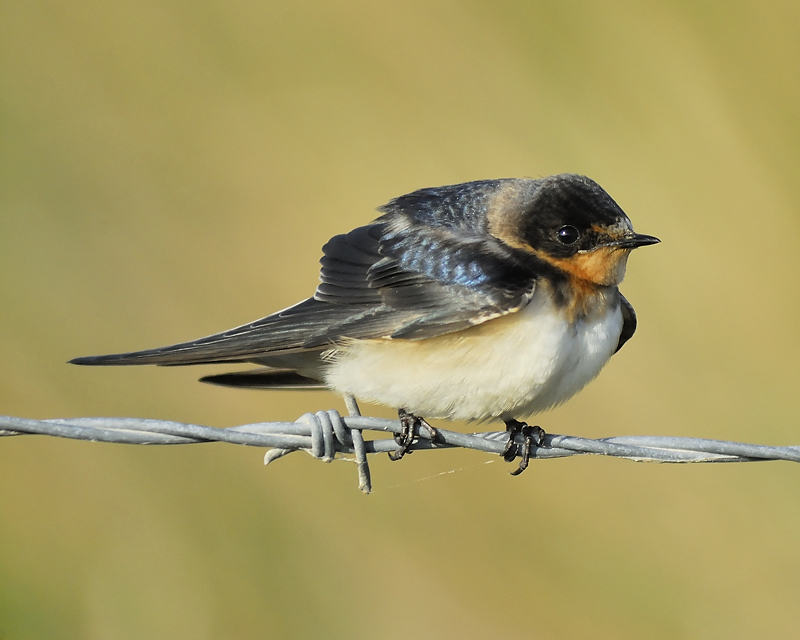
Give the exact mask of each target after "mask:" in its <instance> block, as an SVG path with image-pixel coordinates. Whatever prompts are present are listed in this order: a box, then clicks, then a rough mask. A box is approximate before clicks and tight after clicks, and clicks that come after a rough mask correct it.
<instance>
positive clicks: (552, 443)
mask: <svg viewBox="0 0 800 640" xmlns="http://www.w3.org/2000/svg"><path fill="white" fill-rule="evenodd" d="M346 403H347V407H348V410H349V411H350V414H351V415H349V416H341V415H340V414H339V413H338V412H337V411H333V410H331V411H318V412H316V413H306V414H305V415H303V416H301V417H300V418H299V419H297V420H296V421H294V422H257V423H253V424H245V425H241V426H237V427H229V428H218V427H207V426H203V425H197V424H186V423H183V422H172V421H168V420H151V419H146V418H69V419H60V418H59V419H52V420H32V419H28V418H18V417H14V416H0V437H2V436H18V435H33V434H38V435H46V436H55V437H59V438H72V439H77V440H91V441H95V442H115V443H122V444H161V445H167V444H198V443H203V442H228V443H231V444H240V445H246V446H252V447H268V448H270V450H269V451H268V452H267V453H266V455H265V457H264V463H265V464H269V463H270V462H273V461H274V460H277V459H278V458H281V457H283V456H285V455H287V454H289V453H292V452H294V451H300V450H304V451H307V452H308V453H310V454H311V455H312V456H314V457H315V458H318V459H320V460H323V461H324V462H331V461H332V460H333V459H334V458H335V457H336V454H354V455H355V462H356V466H357V471H358V481H359V488H360V489H361V490H362V491H363V492H365V493H369V492H370V491H371V490H372V483H371V479H370V472H369V465H368V463H367V454H370V453H381V452H386V453H389V452H393V451H396V450H397V449H398V447H399V445H398V444H397V443H396V442H395V440H394V438H381V439H376V440H365V439H364V436H363V433H362V432H363V431H367V430H369V431H379V432H384V433H392V434H395V433H400V432H401V430H402V427H401V425H400V422H399V420H388V419H384V418H369V417H364V416H361V415H360V412H359V411H358V406H357V405H356V404H355V401H352V402H350V401H349V400H348V399H346ZM508 438H509V435H508V432H506V431H492V432H484V433H460V432H456V431H447V430H445V429H441V428H438V427H437V429H436V440H435V441H432V440H429V439H425V438H423V437H419V438H417V439H416V440H415V441H414V443H413V444H412V445H411V447H410V449H409V450H410V451H416V450H423V449H424V450H430V449H444V448H453V447H462V448H466V449H475V450H478V451H484V452H486V453H493V454H498V455H501V454H503V452H504V451H505V449H506V446H507V443H508ZM515 442H516V445H517V451H518V453H520V452H521V447H523V446H524V445H523V440H522V439H521V438H520V437H518V438H517V440H516V441H515ZM586 454H592V455H603V456H611V457H617V458H626V459H628V460H635V461H639V462H670V463H687V462H756V461H764V460H786V461H790V462H800V446H787V447H772V446H766V445H758V444H746V443H742V442H728V441H722V440H706V439H701V438H680V437H673V436H621V437H611V438H601V439H598V440H592V439H588V438H578V437H575V436H567V435H557V434H546V435H545V436H544V442H543V443H542V446H540V447H536V446H533V447H532V449H531V452H530V456H531V458H563V457H567V456H573V455H586Z"/></svg>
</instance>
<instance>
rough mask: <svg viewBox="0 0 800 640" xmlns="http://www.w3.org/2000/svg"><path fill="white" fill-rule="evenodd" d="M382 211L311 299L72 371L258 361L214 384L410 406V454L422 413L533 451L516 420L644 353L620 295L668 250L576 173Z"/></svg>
mask: <svg viewBox="0 0 800 640" xmlns="http://www.w3.org/2000/svg"><path fill="white" fill-rule="evenodd" d="M379 211H380V212H381V213H382V215H381V216H380V217H378V218H376V219H375V220H374V221H372V222H371V223H369V224H367V225H366V226H363V227H358V228H356V229H354V230H352V231H350V232H349V233H346V234H342V235H337V236H334V237H333V238H331V239H330V240H329V241H328V243H327V244H325V246H324V247H323V248H322V253H323V256H322V259H321V261H320V262H321V265H322V269H321V274H320V279H321V282H320V284H319V286H318V287H317V290H316V292H315V293H314V295H313V297H311V298H308V299H307V300H304V301H302V302H300V303H298V304H296V305H294V306H291V307H288V308H287V309H284V310H282V311H278V312H276V313H273V314H272V315H269V316H267V317H266V318H262V319H261V320H256V321H255V322H251V323H249V324H246V325H243V326H240V327H236V328H234V329H230V330H228V331H224V332H222V333H217V334H214V335H211V336H208V337H205V338H200V339H198V340H193V341H191V342H183V343H180V344H175V345H171V346H166V347H160V348H157V349H149V350H146V351H136V352H132V353H120V354H112V355H102V356H91V357H84V358H76V359H74V360H72V361H71V362H72V363H74V364H82V365H138V364H156V365H189V364H211V363H231V362H248V363H255V364H258V365H261V367H260V368H259V369H257V370H255V371H246V372H241V373H226V374H221V375H212V376H207V377H204V378H202V379H201V380H203V381H205V382H213V383H216V384H221V385H227V386H234V387H259V388H284V389H285V388H315V387H321V388H328V389H330V390H333V391H336V392H339V393H341V394H350V395H352V396H355V397H357V398H359V399H361V400H364V401H368V402H376V403H379V404H384V405H389V406H391V407H394V408H399V415H400V417H401V421H402V422H403V424H404V428H405V435H404V437H403V438H401V445H402V446H401V449H400V452H399V453H398V454H395V457H400V456H401V455H402V453H404V452H405V451H406V450H407V449H408V446H409V445H410V443H411V441H412V439H413V437H414V432H413V429H414V427H415V426H418V425H420V424H424V425H426V426H427V423H426V422H424V419H422V418H421V417H420V416H425V417H428V418H448V419H457V420H471V421H487V420H492V419H501V420H503V421H504V422H505V423H506V426H507V428H508V429H509V430H511V431H514V432H517V431H519V430H520V429H527V431H524V435H525V439H526V448H525V450H524V451H527V450H528V449H529V448H530V445H531V443H532V442H535V443H536V444H537V445H538V444H541V436H542V435H543V433H544V432H543V431H541V429H539V428H538V427H528V425H526V424H525V423H523V422H518V421H517V418H522V417H526V416H529V415H532V414H535V413H538V412H540V411H544V410H545V409H549V408H551V407H554V406H556V405H559V404H561V403H562V402H565V401H566V400H568V399H569V398H570V397H572V396H573V395H574V394H575V393H577V392H578V391H580V390H581V389H582V388H583V387H584V386H585V385H586V384H587V383H588V382H590V381H591V380H592V379H593V378H594V377H595V376H597V374H598V373H599V372H600V370H601V369H602V368H603V366H604V365H605V364H606V362H608V360H609V359H610V358H611V356H612V355H613V354H614V353H616V352H617V351H619V350H620V348H622V346H623V345H624V344H625V343H626V342H627V341H628V340H630V338H631V336H633V333H634V331H635V330H636V315H635V313H634V311H633V307H632V306H631V305H630V303H629V302H628V301H627V300H626V299H625V298H624V297H623V295H622V294H621V293H620V292H619V289H618V285H619V284H620V282H621V281H622V278H623V276H624V274H625V267H626V263H627V260H628V256H629V254H630V252H631V251H632V250H633V249H635V248H636V247H641V246H644V245H650V244H655V243H657V242H659V240H658V238H655V237H653V236H648V235H643V234H638V233H635V232H634V231H633V226H632V225H631V221H630V220H629V219H628V217H627V216H626V215H625V213H624V212H623V211H622V209H621V208H620V207H619V205H617V203H616V202H615V201H614V200H613V199H612V198H611V196H609V195H608V194H607V193H606V192H605V191H604V190H603V189H602V188H601V187H600V185H598V184H597V183H596V182H594V181H593V180H590V179H589V178H587V177H585V176H580V175H575V174H561V175H556V176H550V177H546V178H542V179H538V180H533V179H513V178H512V179H500V180H480V181H476V182H467V183H463V184H456V185H451V186H444V187H435V188H428V189H420V190H419V191H414V192H413V193H409V194H407V195H404V196H400V197H399V198H395V199H394V200H392V201H390V202H389V203H388V204H386V205H384V206H383V207H380V208H379ZM432 433H435V430H432ZM512 440H513V434H511V435H510V436H509V442H508V447H507V449H506V458H507V459H513V458H514V457H515V455H516V453H515V449H514V447H513V445H512ZM509 452H511V455H509ZM523 462H524V463H525V464H526V465H527V455H523ZM521 466H522V465H521ZM522 468H524V467H522Z"/></svg>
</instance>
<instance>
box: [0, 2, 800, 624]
mask: <svg viewBox="0 0 800 640" xmlns="http://www.w3.org/2000/svg"><path fill="white" fill-rule="evenodd" d="M798 18H800V9H798V7H797V6H796V3H790V2H768V3H766V4H765V3H754V2H743V1H736V2H732V3H702V4H693V3H683V2H666V3H659V4H657V5H652V4H647V3H636V2H629V1H627V2H626V1H618V2H610V3H603V4H597V3H589V2H579V1H576V2H560V3H556V2H534V3H530V2H513V1H511V0H508V1H500V2H492V3H488V2H485V3H478V2H465V3H423V2H405V3H402V5H400V6H397V5H390V4H388V3H384V4H380V3H378V4H376V3H368V2H358V1H354V2H346V3H323V2H313V1H311V0H308V1H305V2H294V3H279V4H273V3H264V2H252V1H247V0H240V1H234V2H228V3H220V2H202V3H188V2H177V1H173V2H159V3H153V2H139V3H129V2H118V3H112V4H109V3H102V2H92V1H89V0H79V1H78V2H73V3H70V4H64V5H54V4H52V3H51V4H47V3H37V2H27V3H4V4H2V5H0V273H1V274H2V276H1V277H0V307H2V313H1V314H0V352H2V354H3V362H2V365H1V366H0V398H2V406H1V407H0V411H1V412H2V413H6V414H12V415H20V416H27V417H57V416H64V417H66V416H76V415H134V416H147V417H154V418H164V419H175V420H181V421H187V422H199V423H206V424H213V425H218V426H224V425H233V424H237V423H241V422H244V421H257V420H269V419H291V418H294V417H296V416H298V415H300V414H302V413H304V412H305V411H307V410H316V409H320V408H329V407H336V406H341V403H340V401H339V400H338V399H337V398H334V397H333V396H330V395H328V394H325V393H321V392H313V393H297V394H290V393H256V392H237V391H235V390H224V389H216V388H208V387H204V386H203V385H199V384H197V383H196V382H195V380H196V378H197V377H198V376H199V375H200V373H201V371H200V370H197V369H191V368H190V369H154V368H151V369H148V368H145V369H137V368H125V369H103V370H98V369H79V368H76V367H69V366H67V365H65V364H64V362H65V361H66V360H68V359H69V358H71V357H74V356H77V355H88V354H91V353H102V352H109V351H117V350H128V349H137V348H144V347H149V346H156V345H160V344H167V343H169V342H173V341H178V340H183V339H189V338H193V337H197V336H200V335H204V334H207V333H211V332H214V331H217V330H221V329H224V328H227V327H230V326H234V325H236V324H238V323H242V322H245V321H248V320H252V319H255V318H257V317H260V316H263V315H266V314H267V313H269V312H271V311H273V310H276V309H278V308H281V307H282V306H286V305H288V304H291V303H293V302H295V301H297V300H299V299H301V298H302V297H304V296H306V295H308V294H309V293H310V292H311V291H312V290H313V287H314V286H315V283H316V279H317V271H316V261H317V259H318V257H319V247H320V246H321V245H322V244H323V243H324V242H325V240H327V238H328V237H329V236H330V235H332V234H334V233H337V232H341V231H344V230H347V229H349V228H351V227H353V226H355V225H357V224H360V223H363V222H365V221H367V220H369V219H370V218H371V217H372V216H373V214H374V211H373V210H374V207H376V206H377V205H379V204H381V203H383V202H385V201H387V200H388V199H389V198H391V197H393V196H396V195H399V194H401V193H405V192H407V191H410V190H413V189H416V188H419V187H423V186H431V185H438V184H447V183H451V182H457V181H463V180H472V179H479V178H487V177H502V176H534V177H535V176H540V175H547V174H551V173H556V172H561V171H575V172H581V173H586V174H588V175H590V176H592V177H593V178H595V179H597V180H598V181H599V182H600V183H601V184H602V185H603V186H605V187H606V189H607V190H608V191H609V192H610V193H611V194H612V196H613V197H615V198H616V199H617V201H618V202H619V203H620V204H621V205H622V206H623V208H624V209H625V210H626V211H627V212H628V213H629V215H630V216H631V218H632V219H633V221H634V223H635V225H636V227H637V229H638V230H639V231H641V232H644V233H651V234H655V235H658V236H659V237H661V238H662V240H663V244H662V245H659V246H658V247H653V248H647V249H644V250H642V251H639V252H636V254H635V255H634V256H633V258H632V260H631V263H630V266H629V274H628V277H627V279H626V282H625V284H624V286H623V291H624V292H625V294H626V296H627V297H628V298H629V299H630V300H631V301H632V302H633V304H634V305H635V307H636V309H637V312H638V314H639V319H640V328H639V333H638V334H637V335H636V337H635V339H634V340H633V341H632V342H631V343H630V344H629V345H628V346H626V348H625V349H624V350H623V351H622V352H621V353H620V354H619V355H618V356H616V357H615V358H614V360H613V362H612V363H611V364H610V365H609V366H608V367H607V369H606V370H605V371H604V372H603V374H602V375H601V376H600V378H599V379H598V380H597V381H595V382H594V383H593V384H592V385H590V386H589V387H588V388H587V389H586V390H585V391H584V392H583V393H582V394H581V395H580V396H579V397H578V398H576V399H575V400H573V401H572V402H571V403H569V404H568V405H566V406H564V407H562V408H560V409H558V410H557V411H554V412H552V413H550V414H547V415H544V416H541V418H540V419H539V422H540V423H541V424H542V425H543V426H544V427H545V428H547V429H548V430H550V431H553V432H560V433H574V434H579V435H585V436H589V437H599V436H604V435H613V434H628V433H658V434H680V435H693V436H699V437H711V438H726V439H742V440H748V441H758V442H764V443H770V444H793V443H797V442H798V441H800V430H799V429H798V415H800V396H798V394H797V393H796V389H797V387H798V383H800V340H798V336H797V327H798V323H799V322H800V288H798V286H797V274H798V270H799V269H800V254H798V252H797V251H796V247H797V245H798V242H800V217H799V216H798V211H800V183H798V181H797V178H796V176H797V174H798V168H800V167H799V162H798V161H799V160H800V151H798V150H800V140H799V139H798V138H799V137H800V120H798V116H797V114H798V113H800V85H799V84H798V83H797V82H796V77H797V72H798V67H800V41H798V39H797V36H796V34H797V30H798V27H799V26H800V21H799V20H798ZM364 409H365V410H367V409H368V410H369V411H370V412H371V413H374V414H376V415H386V416H388V415H391V412H390V411H388V410H386V409H380V408H368V407H364ZM464 428H468V427H466V426H465V427H464ZM260 456H261V452H260V451H257V450H253V449H247V448H233V447H225V446H222V445H208V446H197V447H176V448H163V449H158V448H141V449H137V448H134V447H125V446H114V445H101V444H89V443H76V442H60V441H55V440H52V441H51V440H46V439H43V438H8V439H3V440H2V441H0V459H2V464H0V636H3V637H8V638H15V639H16V638H39V637H59V638H104V639H105V638H143V637H147V638H182V637H187V638H193V639H198V638H218V637H219V638H223V637H225V638H228V637H235V638H250V637H253V638H255V637H259V638H260V637H265V636H274V637H287V638H291V637H298V638H300V637H317V636H320V635H323V634H325V635H326V636H328V637H375V636H376V635H379V636H380V637H386V638H394V637H397V638H405V637H411V636H419V637H429V638H433V637H437V638H448V637H460V638H466V637H486V636H489V635H503V636H504V637H530V636H532V635H533V636H535V637H545V638H574V637H592V638H620V637H648V638H673V637H675V638H677V637H680V638H694V637H696V638H710V637H712V638H713V637H720V638H721V637H725V638H750V637H771V638H784V637H785V638H788V637H793V634H794V633H795V632H796V631H795V629H796V623H795V619H796V617H795V614H794V609H795V607H796V602H797V599H798V597H799V596H800V581H799V580H798V575H800V548H798V545H797V540H798V535H800V513H799V512H798V508H797V505H798V504H800V501H799V499H800V489H798V487H800V484H799V483H798V478H800V469H798V468H795V467H794V466H792V465H789V464H759V465H730V466H725V465H722V466H702V467H700V466H698V467H672V466H656V465H634V464H631V463H626V462H621V461H611V460H594V459H588V458H587V459H573V460H563V461H550V462H542V463H538V464H534V465H532V468H531V469H530V470H529V471H528V472H526V473H525V474H524V475H523V476H522V477H520V478H517V479H512V478H509V477H508V475H507V473H506V471H507V468H506V467H505V465H503V464H502V463H500V462H499V461H496V460H495V461H491V462H490V463H489V464H486V463H487V458H486V457H485V456H482V455H478V454H475V453H470V452H438V453H437V454H436V455H434V454H427V455H426V454H417V455H414V456H411V457H410V458H407V459H406V460H404V461H403V463H402V464H389V462H388V461H387V460H385V458H379V459H376V460H375V461H374V463H373V475H374V479H375V483H376V492H375V493H374V494H373V495H372V496H370V497H368V498H367V497H364V496H362V495H360V494H359V493H358V491H357V490H356V488H355V474H354V469H353V468H352V467H351V466H350V465H349V464H345V463H335V464H333V465H322V464H319V463H318V462H314V461H311V460H309V459H308V458H306V457H305V456H300V455H298V456H290V457H289V458H288V459H286V460H285V461H281V462H280V463H278V464H276V466H275V467H274V468H273V467H270V468H269V469H267V470H265V469H263V468H262V467H261V466H260ZM451 470H455V473H452V474H445V475H439V472H441V471H451Z"/></svg>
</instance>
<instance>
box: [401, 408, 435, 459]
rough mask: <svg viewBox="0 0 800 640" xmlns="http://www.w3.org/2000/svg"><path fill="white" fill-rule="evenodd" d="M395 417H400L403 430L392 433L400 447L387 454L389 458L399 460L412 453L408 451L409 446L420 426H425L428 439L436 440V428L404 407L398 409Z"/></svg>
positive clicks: (417, 433)
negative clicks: (428, 434)
mask: <svg viewBox="0 0 800 640" xmlns="http://www.w3.org/2000/svg"><path fill="white" fill-rule="evenodd" d="M397 417H398V418H400V425H401V426H402V427H403V430H402V431H401V432H400V433H396V434H394V441H395V442H396V443H397V444H399V445H400V448H399V449H398V450H397V451H394V452H393V453H390V454H389V459H390V460H399V459H400V458H402V457H403V456H404V455H406V454H407V453H413V452H412V451H410V449H409V447H411V445H412V443H413V442H414V438H415V437H416V436H417V435H419V428H420V427H425V428H426V429H427V430H428V432H429V433H430V439H431V440H436V435H437V434H436V429H434V428H433V427H432V426H431V425H429V424H428V421H427V420H425V418H420V417H419V416H415V415H414V414H413V413H409V412H408V411H406V410H405V409H398V410H397Z"/></svg>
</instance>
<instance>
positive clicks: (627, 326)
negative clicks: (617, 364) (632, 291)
mask: <svg viewBox="0 0 800 640" xmlns="http://www.w3.org/2000/svg"><path fill="white" fill-rule="evenodd" d="M619 304H620V309H621V311H622V333H620V334H619V342H617V348H616V349H614V353H616V352H617V351H619V350H620V349H622V345H624V344H625V343H626V342H627V341H628V340H630V339H631V338H632V337H633V334H634V333H636V312H635V311H634V310H633V305H631V303H630V302H628V301H627V299H626V298H625V296H623V295H622V294H621V293H620V294H619Z"/></svg>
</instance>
